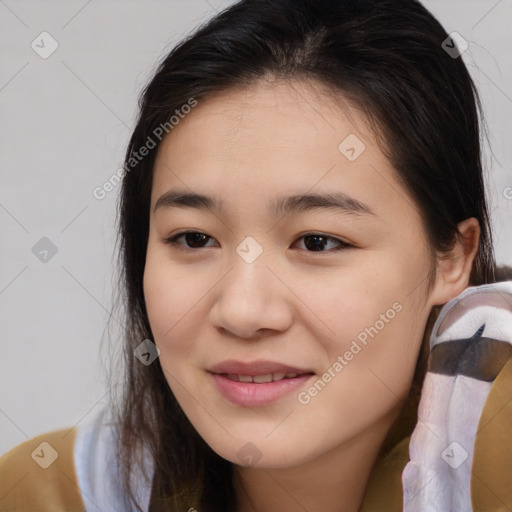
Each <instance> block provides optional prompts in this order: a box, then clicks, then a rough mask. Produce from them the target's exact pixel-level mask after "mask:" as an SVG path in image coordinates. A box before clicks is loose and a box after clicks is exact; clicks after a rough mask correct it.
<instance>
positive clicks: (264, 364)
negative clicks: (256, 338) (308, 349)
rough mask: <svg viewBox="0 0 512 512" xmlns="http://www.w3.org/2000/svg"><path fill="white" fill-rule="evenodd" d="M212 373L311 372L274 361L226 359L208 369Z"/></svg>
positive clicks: (263, 373) (252, 374)
mask: <svg viewBox="0 0 512 512" xmlns="http://www.w3.org/2000/svg"><path fill="white" fill-rule="evenodd" d="M209 371H210V372H212V373H232V374H233V373H234V374H236V375H251V376H254V375H267V374H269V373H298V374H301V373H313V372H312V371H311V370H308V369H304V368H299V367H296V366H289V365H287V364H283V363H278V362H276V361H268V360H261V359H260V360H257V361H248V362H245V361H237V360H235V359H228V360H226V361H222V362H220V363H218V364H216V365H214V366H212V367H211V368H210V369H209Z"/></svg>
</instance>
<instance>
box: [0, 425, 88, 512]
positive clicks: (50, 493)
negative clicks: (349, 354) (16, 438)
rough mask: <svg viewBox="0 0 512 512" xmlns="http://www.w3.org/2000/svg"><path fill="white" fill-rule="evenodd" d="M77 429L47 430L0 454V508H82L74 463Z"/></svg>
mask: <svg viewBox="0 0 512 512" xmlns="http://www.w3.org/2000/svg"><path fill="white" fill-rule="evenodd" d="M76 434H77V429H76V428H69V429H61V430H54V431H51V432H47V433H44V434H41V435H38V436H36V437H33V438H32V439H29V440H28V441H25V442H23V443H22V444H20V445H18V446H15V447H14V448H12V449H11V450H10V451H9V452H7V453H6V454H5V455H3V456H2V457H0V511H1V512H7V511H29V510H40V511H54V512H58V511H64V510H65V511H85V505H84V502H83V500H82V497H81V493H80V491H79V486H78V485H77V484H78V481H77V474H76V471H75V464H74V457H73V455H74V445H75V439H76Z"/></svg>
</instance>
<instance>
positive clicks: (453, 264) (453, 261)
mask: <svg viewBox="0 0 512 512" xmlns="http://www.w3.org/2000/svg"><path fill="white" fill-rule="evenodd" d="M458 228H459V231H460V233H461V235H462V236H460V237H458V239H457V241H456V243H455V246H454V247H453V249H452V250H451V251H450V253H449V254H447V255H442V257H440V258H439V259H438V261H437V275H436V281H435V285H434V287H433V290H432V292H431V294H430V300H431V304H432V305H438V304H445V303H446V302H448V301H449V300H450V299H453V298H454V297H456V296H457V295H459V293H461V292H463V291H464V290H465V289H466V288H467V287H468V283H469V276H470V274H471V268H472V266H473V260H474V259H475V256H476V253H477V250H478V243H479V240H480V225H479V223H478V220H477V219H475V218H474V217H471V218H469V219H465V220H463V221H462V222H461V223H459V224H458Z"/></svg>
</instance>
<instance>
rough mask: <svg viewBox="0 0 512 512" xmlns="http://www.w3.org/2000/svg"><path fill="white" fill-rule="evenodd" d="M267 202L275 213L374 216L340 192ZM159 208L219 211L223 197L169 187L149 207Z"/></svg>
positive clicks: (221, 208)
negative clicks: (153, 205) (332, 213)
mask: <svg viewBox="0 0 512 512" xmlns="http://www.w3.org/2000/svg"><path fill="white" fill-rule="evenodd" d="M267 206H268V209H269V210H270V212H271V213H272V214H273V215H275V216H278V215H286V214H288V213H292V212H293V213H298V212H305V211H311V210H336V211H341V212H343V213H345V214H354V215H358V216H363V215H374V216H376V214H375V213H374V212H373V210H372V209H371V208H370V207H369V206H368V205H367V204H365V203H363V202H361V201H359V200H357V199H355V198H353V197H350V196H348V195H347V194H344V193H343V192H334V193H322V194H297V195H291V196H283V197H278V198H277V199H272V200H270V201H269V202H268V205H267ZM159 208H196V209H199V210H209V211H211V212H213V213H219V212H222V210H223V201H222V200H221V199H219V198H217V197H211V196H207V195H203V194H196V193H191V192H186V191H179V190H169V191H168V192H166V193H165V194H163V195H162V196H160V197H159V199H158V200H157V201H156V203H155V207H154V210H153V211H154V212H156V210H157V209H159Z"/></svg>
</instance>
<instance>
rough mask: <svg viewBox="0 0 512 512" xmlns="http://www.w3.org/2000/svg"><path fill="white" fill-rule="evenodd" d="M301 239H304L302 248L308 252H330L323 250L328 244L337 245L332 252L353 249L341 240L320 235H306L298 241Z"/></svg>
mask: <svg viewBox="0 0 512 512" xmlns="http://www.w3.org/2000/svg"><path fill="white" fill-rule="evenodd" d="M302 239H304V246H305V247H306V249H307V251H308V252H330V251H324V250H323V249H324V248H325V247H326V246H327V245H328V244H329V243H330V242H331V243H332V242H334V243H336V244H338V247H335V248H334V249H332V250H333V251H339V250H341V249H349V248H353V247H354V246H353V245H350V244H348V243H347V242H344V241H343V240H340V239H338V238H335V237H332V236H329V235H324V234H322V233H306V234H304V235H302V236H301V237H300V238H299V240H302Z"/></svg>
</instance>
